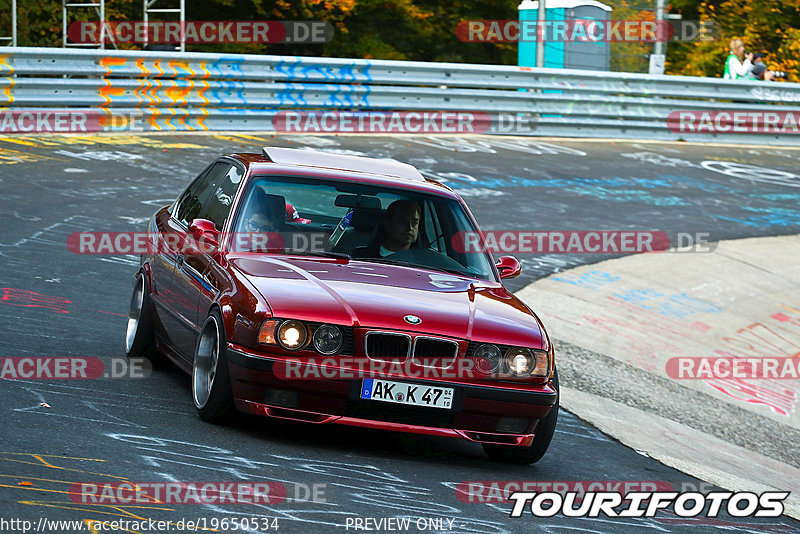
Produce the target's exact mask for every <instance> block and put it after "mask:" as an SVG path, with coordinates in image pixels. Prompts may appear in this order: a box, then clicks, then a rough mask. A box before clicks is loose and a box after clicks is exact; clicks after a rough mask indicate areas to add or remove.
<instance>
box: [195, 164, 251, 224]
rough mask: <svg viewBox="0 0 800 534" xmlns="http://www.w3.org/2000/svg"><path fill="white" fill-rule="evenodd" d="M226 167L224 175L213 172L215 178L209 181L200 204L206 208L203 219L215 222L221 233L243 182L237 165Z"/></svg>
mask: <svg viewBox="0 0 800 534" xmlns="http://www.w3.org/2000/svg"><path fill="white" fill-rule="evenodd" d="M217 165H221V164H217ZM215 167H216V166H215ZM224 167H226V169H225V171H226V172H225V173H224V174H222V171H221V170H220V171H219V172H215V170H214V169H212V170H211V173H210V174H211V175H215V177H212V179H211V180H209V182H208V186H207V188H206V191H205V192H204V194H203V196H200V203H201V204H202V205H203V207H204V209H203V211H202V212H201V213H202V214H201V217H202V218H203V219H208V220H209V221H211V222H213V223H214V226H216V228H217V230H219V231H222V227H223V226H224V225H225V219H227V218H228V214H229V213H230V211H231V204H232V203H233V197H234V196H236V191H237V189H238V188H239V184H240V183H241V182H242V171H241V169H239V168H238V167H237V166H236V165H224Z"/></svg>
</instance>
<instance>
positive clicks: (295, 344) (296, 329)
mask: <svg viewBox="0 0 800 534" xmlns="http://www.w3.org/2000/svg"><path fill="white" fill-rule="evenodd" d="M306 341H308V330H306V325H304V324H303V323H301V322H300V321H284V322H282V323H281V325H280V326H279V327H278V342H279V343H280V344H281V346H282V347H283V348H285V349H289V350H297V349H300V348H302V347H304V346H305V344H306Z"/></svg>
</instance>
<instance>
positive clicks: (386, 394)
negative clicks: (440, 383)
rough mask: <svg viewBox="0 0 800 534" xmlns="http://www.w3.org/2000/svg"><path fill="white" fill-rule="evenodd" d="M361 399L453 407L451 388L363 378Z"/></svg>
mask: <svg viewBox="0 0 800 534" xmlns="http://www.w3.org/2000/svg"><path fill="white" fill-rule="evenodd" d="M361 398H362V399H369V400H377V401H384V402H393V403H395V404H406V405H411V406H425V407H429V408H444V409H445V410H447V409H449V408H451V407H452V406H453V388H440V387H437V386H423V385H420V384H409V383H407V382H394V381H392V380H379V379H377V378H365V379H364V382H363V383H362V384H361Z"/></svg>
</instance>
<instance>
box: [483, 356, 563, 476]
mask: <svg viewBox="0 0 800 534" xmlns="http://www.w3.org/2000/svg"><path fill="white" fill-rule="evenodd" d="M553 387H554V388H555V390H556V393H557V396H556V403H555V404H554V405H553V407H552V408H550V411H549V412H548V414H547V415H546V416H545V417H544V419H542V420H541V421H539V424H538V425H536V429H535V430H536V434H535V436H534V438H533V443H531V445H530V447H517V446H513V445H493V444H489V443H484V444H483V450H484V451H485V452H486V454H487V455H488V456H489V458H491V459H492V460H495V461H498V462H506V463H512V464H533V463H536V462H538V461H539V460H541V459H542V456H544V453H546V452H547V448H548V447H549V446H550V441H552V439H553V433H554V432H555V431H556V422H558V406H559V403H560V400H561V392H560V390H559V388H558V370H556V371H554V372H553Z"/></svg>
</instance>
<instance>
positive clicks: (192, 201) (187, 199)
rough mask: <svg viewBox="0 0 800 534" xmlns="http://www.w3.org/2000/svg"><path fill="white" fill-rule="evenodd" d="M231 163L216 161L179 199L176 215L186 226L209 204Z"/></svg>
mask: <svg viewBox="0 0 800 534" xmlns="http://www.w3.org/2000/svg"><path fill="white" fill-rule="evenodd" d="M230 167H231V165H230V164H228V163H215V164H214V165H213V166H212V167H211V168H210V169H209V170H208V171H206V173H205V175H203V176H202V177H201V178H200V179H199V183H197V185H194V184H193V185H192V187H189V188H188V189H187V190H186V191H185V192H184V194H183V195H181V198H179V199H178V202H177V204H176V209H175V213H174V217H175V218H176V219H177V220H178V221H180V222H181V223H182V224H184V225H185V226H189V224H191V222H192V221H193V220H195V219H197V218H198V217H200V214H201V213H203V211H205V210H204V208H205V207H206V206H207V204H208V199H209V197H210V196H211V193H212V192H213V191H214V189H216V187H217V184H218V183H219V181H220V179H221V178H222V177H224V176H225V173H227V172H228V170H229V169H230Z"/></svg>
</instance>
